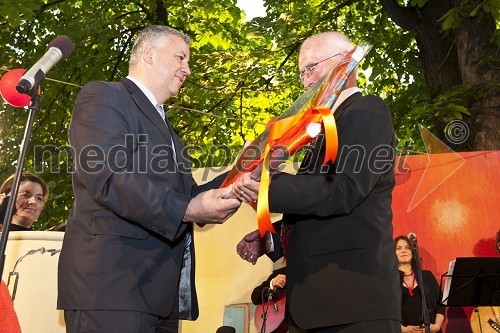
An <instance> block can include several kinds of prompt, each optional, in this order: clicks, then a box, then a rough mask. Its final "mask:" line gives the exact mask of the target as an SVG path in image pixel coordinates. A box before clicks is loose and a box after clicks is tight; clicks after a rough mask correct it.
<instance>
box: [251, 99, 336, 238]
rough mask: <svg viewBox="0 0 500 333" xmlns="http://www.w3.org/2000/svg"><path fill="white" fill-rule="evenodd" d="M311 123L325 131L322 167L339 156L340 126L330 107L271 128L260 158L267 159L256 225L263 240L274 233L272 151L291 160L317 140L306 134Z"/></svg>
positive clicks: (320, 108)
mask: <svg viewBox="0 0 500 333" xmlns="http://www.w3.org/2000/svg"><path fill="white" fill-rule="evenodd" d="M311 123H323V126H324V128H325V141H326V151H325V159H324V161H323V164H326V163H327V162H328V161H331V162H332V163H333V162H335V159H336V157H337V152H338V137H337V126H336V124H335V118H334V117H333V113H332V112H331V109H330V108H329V107H324V106H320V107H315V108H314V107H313V108H310V109H308V110H307V111H305V112H302V113H300V114H298V115H295V116H292V117H288V118H285V119H282V120H278V121H276V122H275V123H273V124H272V125H271V128H270V129H269V136H268V139H267V143H266V147H265V149H264V152H263V154H262V155H261V157H262V156H264V162H263V168H262V172H261V177H260V187H259V195H258V200H257V222H258V227H259V234H260V236H261V237H263V236H264V235H265V233H266V232H275V230H274V228H273V225H272V223H271V217H270V214H269V185H270V183H271V174H270V162H271V153H270V150H271V148H272V147H277V146H280V147H284V148H286V149H287V150H288V152H289V155H290V156H292V155H293V154H295V152H296V151H297V150H298V149H299V148H300V147H303V146H304V145H306V144H308V143H309V142H311V141H312V139H314V137H311V136H310V135H309V134H308V133H307V132H306V128H307V126H308V125H309V124H311Z"/></svg>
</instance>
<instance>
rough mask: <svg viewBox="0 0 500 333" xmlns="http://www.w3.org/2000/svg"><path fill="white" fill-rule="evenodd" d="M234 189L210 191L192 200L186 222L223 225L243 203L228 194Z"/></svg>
mask: <svg viewBox="0 0 500 333" xmlns="http://www.w3.org/2000/svg"><path fill="white" fill-rule="evenodd" d="M231 189H232V187H231V186H228V187H224V188H220V189H215V190H209V191H206V192H202V193H200V194H198V195H197V196H196V197H194V198H193V199H191V201H190V202H189V205H188V207H187V209H186V213H184V219H183V221H184V222H192V223H204V224H209V223H210V224H216V223H218V224H222V223H224V222H225V221H226V220H227V219H228V218H230V217H231V216H232V215H233V214H234V213H235V212H236V211H237V210H238V208H239V207H240V205H241V202H240V201H239V200H237V199H234V198H231V197H230V196H229V195H228V194H229V193H230V192H231Z"/></svg>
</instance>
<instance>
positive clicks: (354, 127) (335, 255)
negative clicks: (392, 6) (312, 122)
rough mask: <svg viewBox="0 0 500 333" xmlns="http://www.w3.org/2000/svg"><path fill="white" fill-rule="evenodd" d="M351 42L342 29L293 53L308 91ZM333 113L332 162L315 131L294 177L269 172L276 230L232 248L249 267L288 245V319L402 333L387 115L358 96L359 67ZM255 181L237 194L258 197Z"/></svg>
mask: <svg viewBox="0 0 500 333" xmlns="http://www.w3.org/2000/svg"><path fill="white" fill-rule="evenodd" d="M352 47H353V45H352V44H351V42H350V41H349V39H348V38H347V37H345V36H344V35H342V34H340V33H338V32H326V33H322V34H319V35H315V36H312V37H310V38H308V39H307V40H306V41H305V42H304V44H303V45H302V47H301V50H300V54H299V68H300V74H301V77H302V80H303V84H304V86H305V87H306V88H309V87H311V86H312V85H313V84H314V83H315V82H317V81H318V80H319V79H320V78H322V77H323V76H325V75H326V74H327V73H328V72H329V71H330V70H331V69H332V67H334V66H335V65H337V64H338V62H339V61H340V58H341V55H342V54H345V52H346V51H348V50H350V49H352ZM333 110H334V112H335V113H334V115H335V118H336V122H337V128H338V139H339V154H338V157H337V160H336V161H335V163H333V164H327V165H325V166H322V163H323V160H324V153H325V144H324V140H323V137H322V136H320V137H319V138H318V140H317V141H316V143H315V144H314V146H313V149H312V151H311V152H312V153H311V154H310V155H309V156H306V158H305V159H304V161H303V162H302V165H301V167H300V169H299V171H298V174H297V175H290V174H286V173H278V174H276V175H274V176H273V178H272V181H271V185H270V188H269V204H270V208H271V210H272V211H274V212H281V213H283V219H282V220H281V221H280V222H279V223H275V229H277V233H276V234H273V235H271V234H269V233H268V234H266V235H265V236H264V237H263V238H260V237H259V234H258V232H257V231H254V232H252V233H250V234H248V235H247V236H245V237H244V238H243V240H242V241H241V242H240V243H239V244H238V246H237V251H238V253H239V255H240V256H241V257H242V258H243V259H245V260H247V261H249V262H252V263H254V264H255V262H256V260H257V258H258V257H260V256H261V255H263V254H265V253H267V254H268V256H269V257H270V258H271V259H273V260H274V261H275V260H277V259H278V258H279V257H281V256H282V255H283V254H284V251H286V258H287V312H288V321H289V323H290V324H292V325H295V326H298V327H300V328H303V329H307V331H308V332H318V333H319V332H321V333H327V332H328V333H332V332H342V333H359V332H370V333H391V332H400V331H401V327H400V318H401V317H400V316H401V310H400V287H399V283H400V282H399V276H398V270H397V261H396V257H395V256H394V251H393V243H392V231H393V229H392V211H391V201H392V196H391V193H392V189H393V187H394V185H395V178H394V170H393V158H394V131H393V127H392V122H391V115H390V111H389V109H388V108H387V106H386V104H385V103H384V102H383V101H382V100H381V99H380V98H379V97H376V96H363V95H362V94H361V93H360V92H359V89H358V88H356V73H353V74H352V75H351V76H350V78H349V80H348V83H347V86H346V88H345V90H344V91H343V92H342V93H341V95H340V96H339V99H338V101H337V103H336V105H334V107H333ZM258 185H259V183H256V182H254V181H252V179H251V178H250V177H248V175H247V176H243V177H241V178H240V179H239V180H238V181H237V182H236V184H235V188H234V193H235V195H236V196H238V197H239V198H240V199H242V200H245V201H250V200H254V199H255V198H256V196H255V195H256V192H257V191H258ZM242 191H243V192H242ZM242 193H243V195H241V194H242ZM238 194H240V195H238ZM280 233H281V236H282V237H281V240H282V245H281V246H280V237H279V235H280ZM271 236H272V237H271ZM287 237H288V238H287ZM285 239H288V246H287V245H286V244H285V242H283V240H285Z"/></svg>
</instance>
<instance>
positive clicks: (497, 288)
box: [440, 257, 500, 332]
mask: <svg viewBox="0 0 500 333" xmlns="http://www.w3.org/2000/svg"><path fill="white" fill-rule="evenodd" d="M448 273H450V274H448ZM443 277H448V279H451V281H449V280H448V281H447V282H446V283H445V290H444V292H443V293H442V296H441V297H440V299H442V301H441V302H440V305H441V306H449V307H452V306H473V307H475V312H476V313H477V314H478V316H479V309H478V307H479V306H500V258H488V257H474V258H457V259H456V260H455V262H454V267H453V262H452V263H450V272H446V273H445V274H443V275H441V284H442V282H443ZM478 318H479V317H478ZM479 325H480V326H479V327H480V331H481V332H482V327H481V321H480V319H479Z"/></svg>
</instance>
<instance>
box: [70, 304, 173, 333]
mask: <svg viewBox="0 0 500 333" xmlns="http://www.w3.org/2000/svg"><path fill="white" fill-rule="evenodd" d="M64 321H65V322H66V332H67V333H117V332H120V333H177V332H178V330H179V319H178V314H177V312H175V313H174V312H173V313H172V314H171V315H170V316H169V317H166V318H163V317H158V316H156V315H152V314H149V313H144V312H136V311H107V310H106V311H104V310H103V311H85V310H65V311H64Z"/></svg>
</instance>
